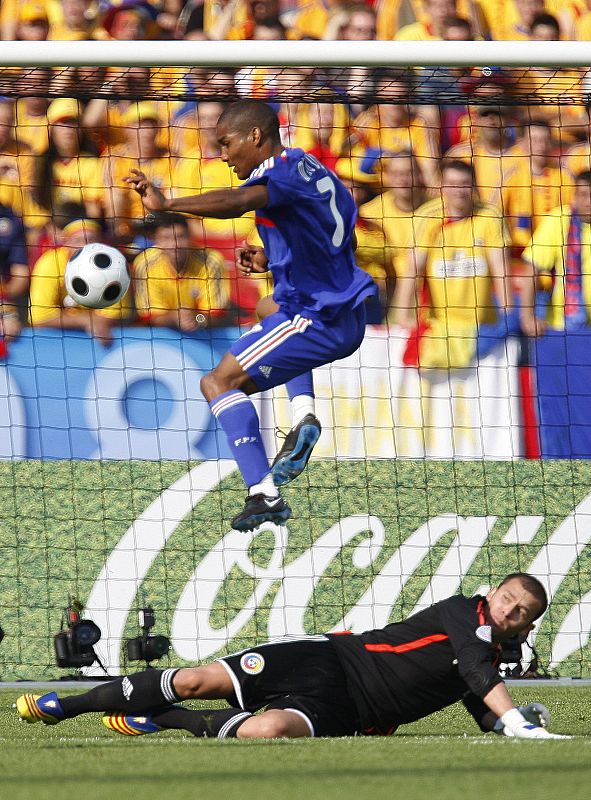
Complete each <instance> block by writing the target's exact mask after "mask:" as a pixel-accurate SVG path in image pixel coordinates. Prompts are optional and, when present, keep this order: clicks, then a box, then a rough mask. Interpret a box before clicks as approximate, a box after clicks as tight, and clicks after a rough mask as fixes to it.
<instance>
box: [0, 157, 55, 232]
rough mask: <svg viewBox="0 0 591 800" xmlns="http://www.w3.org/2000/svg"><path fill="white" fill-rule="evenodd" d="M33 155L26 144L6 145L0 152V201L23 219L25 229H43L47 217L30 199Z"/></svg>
mask: <svg viewBox="0 0 591 800" xmlns="http://www.w3.org/2000/svg"><path fill="white" fill-rule="evenodd" d="M35 160H36V159H35V156H34V155H33V154H32V153H31V151H30V150H29V148H28V147H27V146H26V145H23V146H22V149H21V147H20V146H19V145H18V143H16V144H14V143H12V144H10V145H7V146H6V147H4V148H3V150H2V152H1V153H0V202H1V203H3V204H4V205H7V206H10V208H12V210H13V211H14V212H15V214H18V215H19V216H21V217H22V218H23V222H24V224H25V226H26V227H27V228H40V227H43V225H45V224H46V223H47V222H48V221H49V216H48V214H47V211H46V210H45V209H42V208H41V206H39V205H37V203H35V201H34V200H33V187H34V185H35V179H36V176H35V168H36V165H35Z"/></svg>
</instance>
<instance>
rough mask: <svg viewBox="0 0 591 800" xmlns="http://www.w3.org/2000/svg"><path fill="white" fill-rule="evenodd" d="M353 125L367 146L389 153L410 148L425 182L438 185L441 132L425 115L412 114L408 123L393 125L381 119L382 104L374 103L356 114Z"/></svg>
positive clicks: (362, 142) (429, 184)
mask: <svg viewBox="0 0 591 800" xmlns="http://www.w3.org/2000/svg"><path fill="white" fill-rule="evenodd" d="M354 127H355V130H356V134H357V136H358V137H359V139H360V142H361V144H362V145H363V146H364V147H371V148H376V149H379V150H381V151H382V152H390V153H398V152H400V151H402V150H410V151H411V152H412V153H414V155H415V156H416V158H417V161H418V164H419V167H420V168H421V172H422V173H423V178H424V180H425V184H426V185H427V186H431V185H437V181H434V176H435V175H436V174H437V171H438V165H439V134H438V131H436V130H434V129H433V128H430V127H429V126H428V125H427V123H426V122H425V120H424V119H421V118H420V117H412V118H411V120H410V121H409V123H408V125H401V126H400V127H390V126H388V125H386V123H385V121H382V120H380V110H379V106H374V107H373V108H371V109H369V110H368V111H363V112H362V113H361V114H360V115H359V116H358V117H357V119H356V120H355V122H354Z"/></svg>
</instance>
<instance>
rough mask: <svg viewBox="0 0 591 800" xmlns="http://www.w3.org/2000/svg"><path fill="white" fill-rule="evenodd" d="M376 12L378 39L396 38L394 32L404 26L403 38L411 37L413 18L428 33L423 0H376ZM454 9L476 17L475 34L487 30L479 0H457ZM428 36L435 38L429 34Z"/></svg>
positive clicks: (464, 14) (460, 13) (458, 12)
mask: <svg viewBox="0 0 591 800" xmlns="http://www.w3.org/2000/svg"><path fill="white" fill-rule="evenodd" d="M375 8H376V12H377V38H378V39H385V40H389V39H394V38H396V39H398V36H396V34H397V33H398V32H399V31H402V30H403V29H404V28H405V27H406V28H407V29H409V30H408V33H407V35H406V36H405V38H408V39H409V40H410V39H412V38H413V37H412V33H413V31H412V30H411V29H412V27H413V25H412V22H413V19H414V20H416V21H418V22H420V23H423V26H424V29H425V31H426V33H427V34H428V35H429V28H428V21H429V17H428V15H427V11H426V7H425V2H424V0H378V2H377V4H376V6H375ZM456 10H457V14H458V16H459V17H463V18H464V19H468V20H472V19H473V18H474V17H476V19H477V22H478V24H479V26H480V30H479V31H478V30H477V31H475V33H476V34H477V35H479V34H481V35H484V34H485V33H486V32H487V26H486V23H485V18H484V14H483V12H482V9H481V8H480V4H479V2H478V1H477V2H473V1H472V0H458V2H457V4H456ZM429 38H431V39H434V38H437V37H435V36H432V35H429Z"/></svg>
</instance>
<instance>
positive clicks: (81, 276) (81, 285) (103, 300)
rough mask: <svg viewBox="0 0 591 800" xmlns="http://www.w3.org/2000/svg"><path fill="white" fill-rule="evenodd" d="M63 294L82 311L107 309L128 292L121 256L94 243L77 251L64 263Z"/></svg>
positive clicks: (102, 245) (126, 271) (127, 270)
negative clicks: (83, 307)
mask: <svg viewBox="0 0 591 800" xmlns="http://www.w3.org/2000/svg"><path fill="white" fill-rule="evenodd" d="M65 282H66V291H67V292H68V294H69V295H70V297H71V298H72V300H74V301H75V302H76V303H78V304H79V305H81V306H86V308H107V307H108V306H112V305H114V304H115V303H118V302H119V300H121V298H122V297H123V295H124V294H125V292H126V291H127V290H128V289H129V283H130V277H129V268H128V266H127V261H126V260H125V256H124V255H123V253H120V252H119V250H117V249H116V248H115V247H110V246H109V245H107V244H101V243H100V242H95V243H93V244H86V245H84V247H82V248H80V250H77V251H76V252H75V253H74V254H73V255H72V257H71V258H70V260H69V261H68V263H67V264H66V274H65Z"/></svg>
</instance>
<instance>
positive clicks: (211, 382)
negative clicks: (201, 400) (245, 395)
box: [199, 367, 248, 401]
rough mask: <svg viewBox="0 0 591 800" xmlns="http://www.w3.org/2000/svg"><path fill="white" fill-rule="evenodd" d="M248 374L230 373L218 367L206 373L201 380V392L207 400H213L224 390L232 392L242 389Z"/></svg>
mask: <svg viewBox="0 0 591 800" xmlns="http://www.w3.org/2000/svg"><path fill="white" fill-rule="evenodd" d="M247 379H248V375H245V374H237V375H228V374H225V373H223V372H222V371H221V370H219V369H218V368H217V367H216V369H213V370H212V371H211V372H208V373H207V375H204V376H203V377H202V378H201V381H200V382H199V386H200V388H201V394H202V395H203V397H205V399H206V400H208V401H211V400H214V399H215V398H216V397H219V395H220V394H223V393H224V392H230V391H233V390H235V389H241V388H242V386H243V384H244V382H245V380H247Z"/></svg>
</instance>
